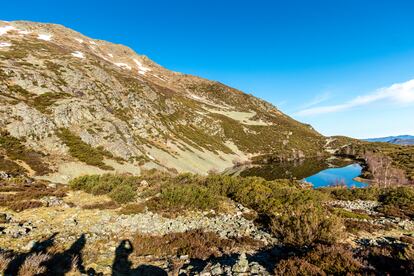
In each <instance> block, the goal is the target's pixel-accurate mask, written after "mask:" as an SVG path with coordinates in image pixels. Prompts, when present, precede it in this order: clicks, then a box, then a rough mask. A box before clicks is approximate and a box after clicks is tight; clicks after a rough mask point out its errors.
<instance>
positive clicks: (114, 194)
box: [109, 184, 136, 204]
mask: <svg viewBox="0 0 414 276" xmlns="http://www.w3.org/2000/svg"><path fill="white" fill-rule="evenodd" d="M135 196H136V191H135V189H134V188H132V187H131V186H128V185H126V184H124V185H119V186H116V187H115V188H114V189H113V190H112V191H111V192H110V193H109V197H110V198H111V199H112V200H114V201H115V202H117V203H120V204H122V203H128V202H131V201H133V200H134V199H135Z"/></svg>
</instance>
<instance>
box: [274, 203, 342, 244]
mask: <svg viewBox="0 0 414 276" xmlns="http://www.w3.org/2000/svg"><path fill="white" fill-rule="evenodd" d="M343 228H344V226H343V224H342V221H341V219H339V218H338V217H337V216H336V215H333V214H330V213H329V212H328V211H327V210H325V209H323V208H322V207H315V206H313V205H296V206H285V209H284V210H283V211H282V212H281V213H280V214H277V215H275V217H273V218H272V224H271V230H272V233H273V234H274V235H275V236H276V237H277V238H278V239H279V240H280V241H281V242H282V243H283V244H285V245H288V246H293V247H303V246H311V245H314V244H316V243H325V244H333V243H335V242H336V241H337V240H338V239H340V238H341V237H342V236H343Z"/></svg>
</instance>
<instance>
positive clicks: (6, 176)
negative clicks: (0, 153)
mask: <svg viewBox="0 0 414 276" xmlns="http://www.w3.org/2000/svg"><path fill="white" fill-rule="evenodd" d="M9 178H11V175H10V174H9V173H7V172H3V171H0V179H9Z"/></svg>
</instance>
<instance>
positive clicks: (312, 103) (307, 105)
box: [301, 92, 331, 109]
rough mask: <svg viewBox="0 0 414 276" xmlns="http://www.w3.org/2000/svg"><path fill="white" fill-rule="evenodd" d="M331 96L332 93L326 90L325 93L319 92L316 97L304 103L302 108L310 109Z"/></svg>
mask: <svg viewBox="0 0 414 276" xmlns="http://www.w3.org/2000/svg"><path fill="white" fill-rule="evenodd" d="M330 97H331V93H329V92H325V93H323V94H319V95H317V96H316V97H314V98H313V99H312V100H310V101H309V102H307V103H305V104H303V105H302V107H301V108H302V109H308V108H310V107H312V106H315V105H318V104H320V103H323V102H325V101H326V100H328V99H329V98H330Z"/></svg>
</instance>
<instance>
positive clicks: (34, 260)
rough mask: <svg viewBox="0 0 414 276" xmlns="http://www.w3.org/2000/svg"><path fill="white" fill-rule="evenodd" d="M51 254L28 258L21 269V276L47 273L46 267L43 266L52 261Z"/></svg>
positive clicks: (35, 255) (37, 254) (40, 254)
mask: <svg viewBox="0 0 414 276" xmlns="http://www.w3.org/2000/svg"><path fill="white" fill-rule="evenodd" d="M50 257H51V256H50V255H49V254H43V253H36V254H33V255H30V256H29V257H27V258H26V260H25V261H24V263H23V265H22V266H21V268H20V269H19V274H18V275H19V276H33V275H39V274H42V273H45V272H46V267H45V266H44V265H43V264H44V263H45V262H46V261H47V260H49V259H50Z"/></svg>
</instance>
